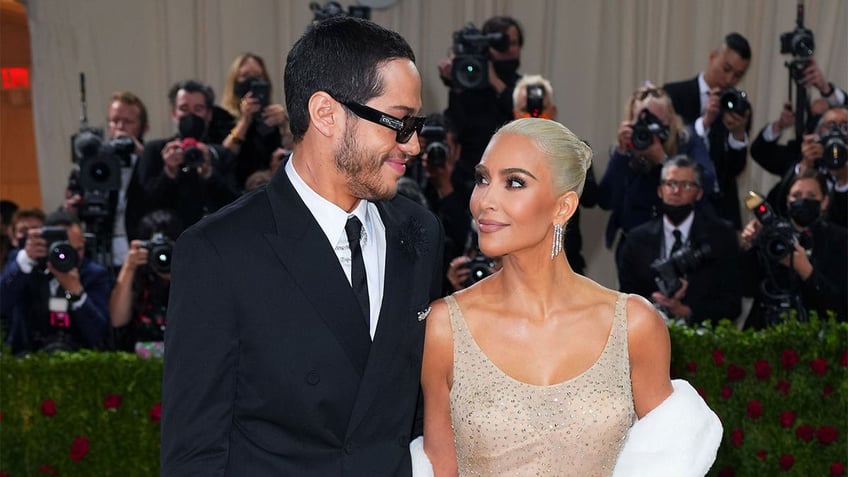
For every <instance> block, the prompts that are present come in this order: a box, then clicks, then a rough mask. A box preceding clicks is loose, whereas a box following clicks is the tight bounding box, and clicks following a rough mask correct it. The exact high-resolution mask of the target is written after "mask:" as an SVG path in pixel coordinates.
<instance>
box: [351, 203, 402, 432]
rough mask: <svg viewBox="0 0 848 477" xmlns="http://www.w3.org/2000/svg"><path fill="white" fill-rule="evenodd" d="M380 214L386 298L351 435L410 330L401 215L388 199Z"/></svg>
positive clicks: (382, 305)
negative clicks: (403, 337)
mask: <svg viewBox="0 0 848 477" xmlns="http://www.w3.org/2000/svg"><path fill="white" fill-rule="evenodd" d="M377 207H378V209H379V211H380V218H381V219H382V221H383V224H384V225H385V227H386V268H385V270H386V272H385V277H384V280H383V283H384V285H383V302H382V304H381V306H380V319H379V321H378V323H377V331H376V333H375V335H374V342H373V343H372V344H371V354H370V355H369V357H368V366H367V367H366V369H365V375H364V376H363V378H362V381H361V383H360V386H359V394H358V395H357V399H356V404H355V405H354V408H353V413H352V414H351V418H350V423H349V424H348V435H351V434H352V433H353V432H354V430H356V427H357V426H358V425H359V423H360V422H362V419H363V418H364V417H365V415H366V414H367V411H368V408H369V407H370V406H371V403H372V402H373V401H374V398H375V397H376V396H377V393H378V391H380V389H381V385H382V384H383V382H384V381H385V379H386V377H387V375H388V371H389V368H390V367H391V366H392V365H393V363H394V361H395V359H396V356H397V352H396V350H397V347H398V346H399V344H400V343H401V342H402V341H403V340H402V339H401V336H402V335H403V334H404V332H405V331H406V330H408V327H409V325H410V324H409V323H407V322H406V321H405V320H404V319H403V317H404V316H408V315H409V311H410V310H409V309H408V308H409V306H410V304H409V300H408V299H407V297H408V296H409V290H407V287H408V286H409V283H410V281H409V280H406V279H404V278H403V277H404V276H405V275H408V274H409V273H412V272H413V267H412V266H413V263H412V261H411V259H410V257H409V256H408V255H407V254H405V253H403V249H402V247H401V244H400V240H401V239H400V226H401V223H400V219H401V217H399V216H398V214H397V211H396V210H394V208H393V207H392V206H391V204H389V203H386V202H381V203H378V204H377Z"/></svg>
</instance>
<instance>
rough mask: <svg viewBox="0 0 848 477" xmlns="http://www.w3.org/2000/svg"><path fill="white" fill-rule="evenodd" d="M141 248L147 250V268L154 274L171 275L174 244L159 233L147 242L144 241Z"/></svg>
mask: <svg viewBox="0 0 848 477" xmlns="http://www.w3.org/2000/svg"><path fill="white" fill-rule="evenodd" d="M141 247H142V248H145V249H147V251H148V254H147V266H148V267H150V269H151V270H153V271H154V272H156V273H161V274H166V273H171V257H172V256H173V253H174V242H173V241H171V240H170V239H169V238H168V237H166V236H165V235H164V234H161V233H155V234H153V236H152V237H150V239H149V240H144V241H142V243H141Z"/></svg>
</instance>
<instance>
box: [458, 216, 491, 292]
mask: <svg viewBox="0 0 848 477" xmlns="http://www.w3.org/2000/svg"><path fill="white" fill-rule="evenodd" d="M470 227H474V225H473V222H472V225H471V226H470ZM502 266H503V263H502V261H501V257H487V256H485V255H483V252H481V251H480V247H479V246H478V245H477V230H476V228H474V229H473V230H472V231H471V232H470V233H469V235H468V243H467V244H466V245H465V252H463V254H462V255H460V256H458V257H454V258H453V259H452V260H451V261H450V263H449V264H448V268H447V272H446V273H445V277H446V278H447V280H448V283H450V289H448V290H445V294H447V295H449V294H451V293H453V292H455V291H459V290H462V289H463V288H467V287H470V286H471V285H473V284H475V283H477V282H479V281H480V280H482V279H484V278H486V277H488V276H489V275H491V274H493V273H495V272H496V271H498V270H500V269H501V267H502Z"/></svg>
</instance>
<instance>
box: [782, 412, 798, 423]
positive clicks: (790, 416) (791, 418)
mask: <svg viewBox="0 0 848 477" xmlns="http://www.w3.org/2000/svg"><path fill="white" fill-rule="evenodd" d="M794 425H795V413H794V412H792V411H784V412H781V413H780V427H792V426H794Z"/></svg>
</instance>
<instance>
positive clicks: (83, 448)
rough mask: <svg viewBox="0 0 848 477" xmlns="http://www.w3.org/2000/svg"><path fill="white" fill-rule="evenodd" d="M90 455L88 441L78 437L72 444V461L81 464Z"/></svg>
mask: <svg viewBox="0 0 848 477" xmlns="http://www.w3.org/2000/svg"><path fill="white" fill-rule="evenodd" d="M86 454H88V439H86V438H85V437H80V436H77V437H75V438H74V441H73V442H72V443H71V460H72V461H74V462H79V461H81V460H82V459H83V457H85V456H86Z"/></svg>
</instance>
